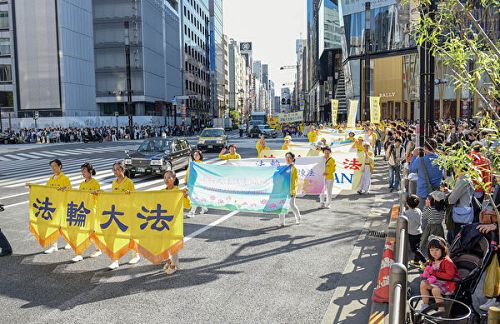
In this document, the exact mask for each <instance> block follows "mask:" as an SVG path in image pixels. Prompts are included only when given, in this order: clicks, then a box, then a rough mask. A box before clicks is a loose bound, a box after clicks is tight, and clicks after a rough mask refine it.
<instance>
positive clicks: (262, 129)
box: [248, 125, 278, 138]
mask: <svg viewBox="0 0 500 324" xmlns="http://www.w3.org/2000/svg"><path fill="white" fill-rule="evenodd" d="M262 134H263V135H264V137H272V138H276V137H277V136H278V132H277V131H276V130H275V129H272V128H271V127H270V126H269V125H257V126H253V127H252V128H251V129H250V131H249V132H248V136H249V137H259V136H260V135H262Z"/></svg>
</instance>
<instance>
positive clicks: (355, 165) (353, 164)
mask: <svg viewBox="0 0 500 324" xmlns="http://www.w3.org/2000/svg"><path fill="white" fill-rule="evenodd" d="M342 164H343V165H344V169H349V170H359V169H361V166H362V164H361V163H359V161H358V160H357V159H356V158H354V159H352V160H350V159H345V160H344V162H342Z"/></svg>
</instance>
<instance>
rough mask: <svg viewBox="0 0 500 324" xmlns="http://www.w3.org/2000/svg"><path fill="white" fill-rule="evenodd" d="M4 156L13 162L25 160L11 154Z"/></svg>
mask: <svg viewBox="0 0 500 324" xmlns="http://www.w3.org/2000/svg"><path fill="white" fill-rule="evenodd" d="M4 156H6V157H10V158H11V159H14V160H26V158H24V157H19V156H17V155H12V154H5V155H4Z"/></svg>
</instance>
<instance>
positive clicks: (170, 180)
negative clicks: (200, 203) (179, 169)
mask: <svg viewBox="0 0 500 324" xmlns="http://www.w3.org/2000/svg"><path fill="white" fill-rule="evenodd" d="M163 181H165V185H166V187H165V190H179V179H177V175H176V174H175V172H174V171H172V170H169V171H167V172H165V174H164V175H163ZM183 191H184V197H183V205H184V208H185V209H189V208H191V201H190V200H189V196H188V190H187V189H184V190H183ZM178 267H179V256H178V254H177V253H176V254H174V255H172V254H170V255H169V257H168V259H167V262H166V263H165V266H164V267H163V271H165V273H166V274H168V275H171V274H173V273H174V272H176V271H177V268H178Z"/></svg>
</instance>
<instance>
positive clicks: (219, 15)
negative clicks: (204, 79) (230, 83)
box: [195, 0, 226, 117]
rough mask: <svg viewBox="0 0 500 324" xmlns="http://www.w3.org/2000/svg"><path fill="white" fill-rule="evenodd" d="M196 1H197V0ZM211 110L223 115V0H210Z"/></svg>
mask: <svg viewBox="0 0 500 324" xmlns="http://www.w3.org/2000/svg"><path fill="white" fill-rule="evenodd" d="M195 2H196V1H195ZM209 11H210V44H209V46H210V90H211V92H210V111H211V114H212V116H214V117H215V116H216V117H223V114H224V109H225V108H226V107H225V106H226V105H225V103H224V101H225V98H224V94H225V91H226V89H225V88H224V87H225V83H224V61H223V57H224V44H223V42H224V33H223V26H224V25H223V24H224V20H223V1H222V0H210V1H209Z"/></svg>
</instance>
